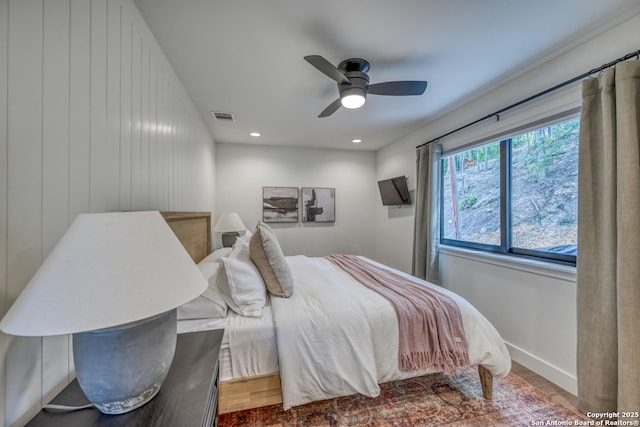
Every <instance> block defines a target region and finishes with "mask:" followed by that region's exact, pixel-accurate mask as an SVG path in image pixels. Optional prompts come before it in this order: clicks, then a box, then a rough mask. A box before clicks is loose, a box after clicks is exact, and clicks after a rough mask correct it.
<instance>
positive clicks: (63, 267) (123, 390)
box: [0, 212, 207, 414]
mask: <svg viewBox="0 0 640 427" xmlns="http://www.w3.org/2000/svg"><path fill="white" fill-rule="evenodd" d="M206 287H207V281H206V280H205V278H204V276H203V275H202V273H200V270H199V269H198V268H197V266H196V265H195V263H194V262H193V260H192V259H191V257H190V256H189V255H188V254H187V251H186V250H185V249H184V247H183V246H182V244H181V243H180V241H179V240H178V238H177V237H176V236H175V234H173V232H172V231H171V229H170V228H169V226H168V224H167V223H166V222H165V220H164V219H163V218H162V216H161V215H160V213H159V212H118V213H101V214H81V215H78V217H77V218H76V219H75V221H74V222H73V224H71V227H69V229H68V230H67V232H66V233H65V235H64V236H63V237H62V239H60V242H59V243H58V244H57V245H56V247H55V248H54V249H53V251H52V252H51V254H50V255H49V257H48V258H47V259H46V260H45V262H44V263H43V264H42V266H40V268H39V269H38V271H37V272H36V274H35V275H34V276H33V278H32V279H31V281H30V282H29V283H28V285H27V286H26V288H25V289H24V290H23V291H22V293H21V294H20V296H19V297H18V299H17V300H16V302H15V303H14V304H13V305H12V306H11V308H10V309H9V311H8V312H7V314H6V315H5V317H4V318H3V319H2V321H1V322H0V329H1V330H2V331H3V332H6V333H8V334H11V335H23V336H47V335H63V334H73V357H74V361H75V366H76V374H77V377H78V383H79V384H80V387H81V388H82V390H83V391H84V393H85V395H86V396H87V398H88V399H89V401H91V402H92V403H93V404H94V405H95V406H96V407H97V408H98V409H99V410H100V411H101V412H103V413H105V414H122V413H125V412H129V411H131V410H133V409H136V408H138V407H140V406H142V405H144V404H145V403H146V402H148V401H149V400H151V399H152V398H153V397H154V396H155V395H156V393H157V392H158V390H159V389H160V385H161V384H162V382H163V381H164V379H165V377H166V375H167V372H168V370H169V367H170V366H171V362H172V360H173V353H174V350H175V346H176V307H178V306H179V305H181V304H184V303H186V302H188V301H191V300H192V299H194V298H196V297H197V296H198V295H200V294H202V293H203V292H204V290H205V289H206Z"/></svg>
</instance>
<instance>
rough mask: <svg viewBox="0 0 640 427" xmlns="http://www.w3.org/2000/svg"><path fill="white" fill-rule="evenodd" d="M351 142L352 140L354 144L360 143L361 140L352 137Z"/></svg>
mask: <svg viewBox="0 0 640 427" xmlns="http://www.w3.org/2000/svg"><path fill="white" fill-rule="evenodd" d="M351 142H353V143H354V144H360V143H361V142H362V140H361V139H359V138H357V139H352V140H351Z"/></svg>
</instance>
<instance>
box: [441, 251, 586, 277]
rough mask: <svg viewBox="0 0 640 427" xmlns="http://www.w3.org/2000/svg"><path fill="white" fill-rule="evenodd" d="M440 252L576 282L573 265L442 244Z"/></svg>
mask: <svg viewBox="0 0 640 427" xmlns="http://www.w3.org/2000/svg"><path fill="white" fill-rule="evenodd" d="M440 253H442V254H445V255H450V256H454V257H458V258H464V259H468V260H471V261H477V262H482V263H485V264H493V265H496V266H498V267H504V268H510V269H513V270H519V271H524V272H527V273H532V274H538V275H542V276H547V277H551V278H554V279H560V280H564V281H567V282H572V283H576V268H575V267H572V266H567V265H561V264H554V263H551V262H544V261H538V260H534V259H530V258H525V257H518V256H509V255H502V254H495V253H491V252H483V251H475V250H471V249H466V248H458V247H455V246H446V245H441V246H440Z"/></svg>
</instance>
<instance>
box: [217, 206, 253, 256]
mask: <svg viewBox="0 0 640 427" xmlns="http://www.w3.org/2000/svg"><path fill="white" fill-rule="evenodd" d="M246 229H247V227H245V225H244V224H243V223H242V220H241V219H240V215H238V214H237V213H235V212H231V213H224V214H222V216H220V219H218V222H216V225H215V226H214V227H213V231H214V232H216V233H222V246H224V247H225V248H228V247H231V246H233V244H234V243H235V241H236V237H238V236H240V232H241V231H245V230H246Z"/></svg>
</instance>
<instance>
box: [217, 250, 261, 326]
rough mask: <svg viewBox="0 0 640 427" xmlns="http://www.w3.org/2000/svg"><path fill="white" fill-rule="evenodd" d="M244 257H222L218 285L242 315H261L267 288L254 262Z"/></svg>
mask: <svg viewBox="0 0 640 427" xmlns="http://www.w3.org/2000/svg"><path fill="white" fill-rule="evenodd" d="M242 258H243V257H240V258H236V257H232V256H229V257H225V258H222V260H221V263H220V270H219V271H218V275H217V285H218V288H219V289H220V292H221V293H222V297H223V298H224V300H225V302H226V303H227V304H228V305H229V307H230V308H231V309H232V310H233V311H235V312H236V313H238V314H240V315H242V316H248V317H260V316H262V309H263V308H264V306H265V304H266V303H267V290H266V288H265V286H264V282H263V281H262V278H261V277H260V273H259V272H258V270H257V269H256V267H255V266H254V265H253V263H252V262H251V261H250V260H248V261H245V260H243V259H242ZM247 258H248V257H247Z"/></svg>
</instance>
